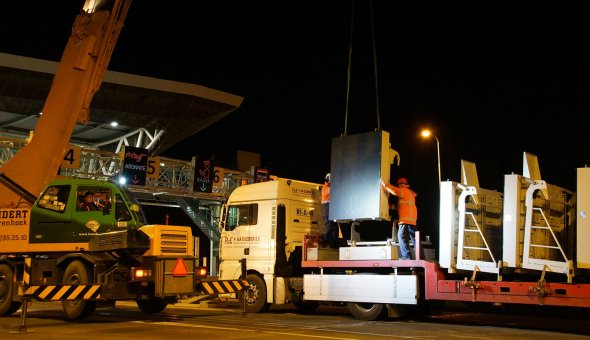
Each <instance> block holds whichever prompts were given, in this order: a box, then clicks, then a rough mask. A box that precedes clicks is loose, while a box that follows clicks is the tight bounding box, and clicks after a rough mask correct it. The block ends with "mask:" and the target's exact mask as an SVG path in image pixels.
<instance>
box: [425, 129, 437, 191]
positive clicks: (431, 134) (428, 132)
mask: <svg viewBox="0 0 590 340" xmlns="http://www.w3.org/2000/svg"><path fill="white" fill-rule="evenodd" d="M421 135H422V137H424V138H429V137H430V136H433V137H434V139H436V158H437V160H438V186H439V187H440V183H441V182H442V181H441V176H440V143H439V141H438V138H437V137H436V135H434V134H433V133H432V131H430V130H428V129H425V130H422V133H421Z"/></svg>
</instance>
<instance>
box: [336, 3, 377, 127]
mask: <svg viewBox="0 0 590 340" xmlns="http://www.w3.org/2000/svg"><path fill="white" fill-rule="evenodd" d="M354 4H355V1H354V0H353V1H352V13H351V16H350V42H349V47H348V68H347V77H346V106H345V112H344V133H343V134H342V135H343V136H346V135H347V133H348V109H349V102H350V74H351V70H352V37H353V32H354ZM369 6H370V15H371V23H370V24H371V42H372V47H373V51H372V52H373V72H374V73H375V108H376V116H377V130H381V113H380V109H379V83H378V79H377V75H378V72H377V70H378V67H377V45H376V43H375V19H374V15H373V0H370V1H369Z"/></svg>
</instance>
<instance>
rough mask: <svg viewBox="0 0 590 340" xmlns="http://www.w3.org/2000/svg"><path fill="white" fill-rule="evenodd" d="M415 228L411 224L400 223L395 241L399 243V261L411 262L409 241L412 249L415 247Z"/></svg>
mask: <svg viewBox="0 0 590 340" xmlns="http://www.w3.org/2000/svg"><path fill="white" fill-rule="evenodd" d="M415 236H416V226H415V225H411V224H404V223H400V224H399V225H398V229H397V240H398V242H399V250H400V253H401V260H411V259H412V255H411V253H410V240H411V241H412V244H413V245H414V247H415V246H416V238H415Z"/></svg>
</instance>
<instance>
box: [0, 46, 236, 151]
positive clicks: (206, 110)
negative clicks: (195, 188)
mask: <svg viewBox="0 0 590 340" xmlns="http://www.w3.org/2000/svg"><path fill="white" fill-rule="evenodd" d="M57 67H58V63H57V62H52V61H47V60H41V59H34V58H28V57H22V56H17V55H12V54H5V53H0V132H2V133H3V134H9V135H10V134H13V135H16V136H22V135H28V133H29V131H32V130H34V129H35V125H36V123H37V120H38V118H39V113H40V112H41V110H42V109H43V105H44V103H45V99H46V98H47V95H48V93H49V90H50V87H51V84H52V80H53V76H54V74H55V72H56V70H57ZM242 101H243V97H239V96H237V95H233V94H229V93H225V92H221V91H218V90H214V89H210V88H207V87H204V86H200V85H194V84H188V83H181V82H174V81H169V80H164V79H157V78H150V77H144V76H138V75H132V74H127V73H120V72H113V71H107V72H106V74H105V77H104V80H103V83H102V85H101V87H100V89H99V90H98V92H97V93H96V94H95V95H94V98H93V100H92V103H91V107H90V120H89V122H88V123H87V124H86V125H81V124H77V126H76V128H75V130H74V133H73V135H72V138H71V141H72V142H73V143H80V144H87V145H98V144H104V143H105V142H107V141H111V140H115V139H119V138H121V137H123V136H126V135H129V134H130V133H131V132H133V131H136V130H138V129H140V128H144V129H147V130H148V131H155V130H165V133H164V135H163V136H162V137H161V138H160V139H159V142H158V143H157V145H156V146H155V147H154V148H153V149H152V154H153V155H158V154H160V153H162V152H163V151H165V150H167V149H169V148H170V147H172V146H173V145H175V144H176V143H178V142H180V141H182V140H183V139H185V138H187V137H190V136H192V135H194V134H196V133H197V132H199V131H201V130H203V129H205V128H206V127H208V126H209V125H211V124H213V123H215V122H216V121H218V120H220V119H221V118H223V117H225V116H227V115H228V114H230V113H231V112H233V111H234V110H235V109H237V108H238V107H240V105H241V104H242ZM113 121H116V122H117V123H118V125H117V126H111V122H113Z"/></svg>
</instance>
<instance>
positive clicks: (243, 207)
mask: <svg viewBox="0 0 590 340" xmlns="http://www.w3.org/2000/svg"><path fill="white" fill-rule="evenodd" d="M256 223H258V204H256V203H254V204H240V205H231V206H229V208H228V209H227V223H226V224H225V230H227V231H230V230H234V229H235V228H237V227H239V226H243V225H255V224H256Z"/></svg>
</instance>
